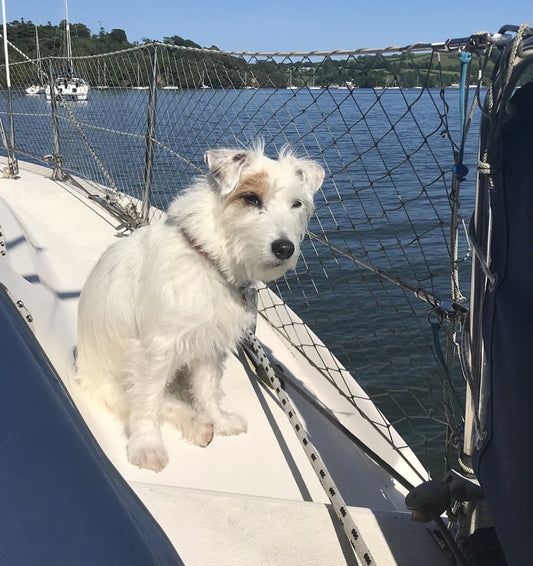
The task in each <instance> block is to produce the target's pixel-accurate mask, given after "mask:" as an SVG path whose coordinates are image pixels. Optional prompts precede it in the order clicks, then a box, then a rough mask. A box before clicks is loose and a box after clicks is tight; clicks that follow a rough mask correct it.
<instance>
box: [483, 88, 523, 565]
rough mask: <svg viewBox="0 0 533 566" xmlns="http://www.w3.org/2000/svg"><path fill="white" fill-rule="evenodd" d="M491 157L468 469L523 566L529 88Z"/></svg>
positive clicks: (514, 104) (509, 554) (509, 552)
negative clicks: (478, 414) (476, 400)
mask: <svg viewBox="0 0 533 566" xmlns="http://www.w3.org/2000/svg"><path fill="white" fill-rule="evenodd" d="M492 152H493V159H489V160H490V163H491V169H493V173H496V177H495V179H496V181H497V182H496V183H495V187H494V189H489V188H488V187H487V186H485V189H484V190H485V191H489V190H490V191H491V195H490V199H491V211H492V215H493V227H492V238H491V251H490V270H491V272H492V273H493V274H495V276H496V283H495V285H494V286H493V288H491V287H489V288H488V290H487V291H486V293H485V296H484V298H483V300H482V305H481V308H482V309H483V310H482V313H483V315H482V320H483V323H482V334H483V342H484V344H485V349H486V358H487V359H486V363H487V368H486V369H487V373H486V375H487V377H488V381H489V383H490V388H491V396H490V399H489V401H488V407H487V409H488V418H487V423H486V431H487V433H488V436H487V440H486V442H485V443H484V444H483V446H482V447H481V449H480V450H479V451H478V452H477V453H475V454H474V468H475V470H476V474H477V476H478V478H479V479H480V483H481V485H482V486H483V489H484V491H485V495H486V498H487V502H488V504H489V507H490V509H491V514H492V516H493V520H494V526H495V528H496V532H497V534H498V538H499V540H500V543H501V545H502V549H503V552H504V554H505V557H506V560H507V562H508V564H509V566H525V565H527V564H533V536H532V534H531V527H532V526H533V261H532V260H533V84H532V83H528V84H527V85H525V86H524V87H522V88H520V89H518V90H517V91H516V92H515V94H514V95H513V97H512V99H511V106H510V112H509V118H508V119H507V120H506V121H505V122H504V123H503V125H502V128H501V130H499V131H497V132H496V137H495V138H494V147H493V149H492ZM498 172H500V173H501V175H498ZM474 331H475V329H474Z"/></svg>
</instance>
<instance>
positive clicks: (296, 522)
mask: <svg viewBox="0 0 533 566" xmlns="http://www.w3.org/2000/svg"><path fill="white" fill-rule="evenodd" d="M20 166H21V173H20V178H19V179H16V180H12V179H0V226H1V227H2V233H3V239H4V242H5V247H6V255H5V256H4V257H2V258H0V282H1V283H2V284H3V285H5V286H6V287H7V289H8V291H9V292H10V294H11V296H12V298H13V299H14V300H19V299H20V300H22V301H23V302H24V305H25V307H26V308H27V309H28V311H29V312H30V313H31V315H32V318H33V323H32V324H33V327H34V330H35V333H36V335H37V337H38V339H39V341H40V342H41V344H42V346H43V348H44V350H45V351H46V353H47V354H48V356H49V357H50V359H51V361H52V363H53V364H54V365H55V367H56V369H57V371H58V372H59V374H60V376H61V377H62V378H63V380H64V382H65V384H66V385H67V388H68V390H69V392H70V394H71V395H72V397H73V399H74V401H75V403H76V405H77V406H78V408H79V410H80V411H81V413H82V415H83V417H84V418H85V420H86V421H87V423H88V425H89V426H90V428H91V430H92V432H93V434H94V435H95V437H96V438H97V440H98V442H99V443H100V445H101V446H102V448H103V450H104V451H105V453H106V454H107V456H108V458H109V459H110V460H111V462H112V463H113V464H114V465H115V467H116V468H117V469H118V470H119V471H120V473H121V474H122V475H123V476H124V477H125V479H126V480H127V481H128V482H129V483H130V485H131V487H132V488H133V489H134V490H135V491H136V493H137V494H138V495H139V497H140V498H141V499H142V500H143V501H144V502H145V504H146V506H147V507H148V509H149V510H150V511H151V512H152V514H153V515H154V517H155V518H156V519H157V520H158V521H159V522H160V524H161V525H162V527H163V528H164V529H165V531H166V532H167V534H168V536H169V537H170V539H171V540H172V542H173V543H174V544H175V546H176V548H177V550H178V552H179V554H180V556H181V557H182V559H183V560H184V562H185V563H186V564H198V565H209V564H215V563H216V564H237V565H238V564H249V565H260V564H302V565H304V564H306V565H311V564H317V565H318V564H320V565H324V564H344V563H354V558H353V553H352V551H351V548H350V546H349V543H348V541H347V539H345V537H344V534H343V533H342V532H341V533H340V534H339V533H337V531H338V529H339V527H338V525H337V523H336V520H334V519H332V512H331V510H330V508H329V504H328V498H327V496H326V494H325V493H324V490H323V488H322V487H321V485H320V483H319V481H318V480H317V478H316V475H315V473H314V471H313V470H312V468H311V466H310V465H309V463H308V460H307V457H306V456H305V454H304V452H303V450H302V448H301V447H300V444H299V441H298V439H297V437H296V435H295V433H294V432H293V430H292V428H291V426H290V424H289V421H288V420H287V418H286V416H285V414H284V413H283V411H282V409H281V408H280V406H279V404H278V402H277V400H276V399H275V395H274V394H273V392H272V391H271V390H270V389H268V388H266V387H265V386H264V385H263V384H261V383H260V382H259V381H258V380H257V378H256V377H255V375H254V373H253V372H252V371H251V370H250V369H249V367H248V365H247V363H246V361H245V360H243V359H237V358H236V357H230V359H229V360H228V364H227V369H226V372H225V375H224V379H223V388H224V390H225V392H226V397H225V399H224V404H225V407H226V408H228V409H229V410H231V411H235V412H238V413H240V414H241V415H242V416H243V417H244V418H245V419H246V421H247V423H248V432H247V434H243V435H239V436H236V437H216V438H215V439H214V441H213V442H212V443H211V444H210V445H209V446H208V447H207V448H199V447H197V446H193V445H191V444H188V443H186V442H184V441H183V440H182V439H181V437H180V434H179V433H178V432H177V431H176V430H175V429H173V428H172V427H170V426H165V427H164V428H163V436H164V441H165V444H166V446H167V449H168V452H169V458H170V462H169V464H168V466H167V467H166V468H165V469H164V470H163V471H162V472H160V473H158V474H156V473H154V472H152V471H148V470H140V469H138V468H136V467H135V466H133V465H131V464H130V463H129V462H128V461H127V459H126V451H125V444H126V440H125V436H124V433H123V430H122V426H121V424H120V423H119V422H118V421H117V420H116V419H115V418H114V416H113V415H112V414H110V413H109V412H108V411H107V410H106V409H104V408H102V407H100V406H99V405H97V404H96V403H95V402H94V401H92V400H91V399H88V398H86V397H85V396H84V395H83V394H82V393H81V392H80V391H78V389H77V387H76V385H75V383H74V382H73V381H72V373H73V371H72V370H73V365H72V364H73V348H74V346H75V344H76V309H77V300H78V296H79V292H80V290H81V288H82V286H83V283H84V281H85V279H86V277H87V275H88V273H89V271H90V269H91V268H92V266H93V265H94V263H95V262H96V260H97V259H98V257H99V255H100V254H101V253H102V251H103V250H104V249H105V248H106V247H107V246H108V245H110V244H111V243H112V242H113V240H114V238H116V237H117V236H116V230H115V228H116V226H117V225H118V224H119V222H118V221H117V220H116V219H114V218H113V217H111V216H110V215H108V214H107V213H106V212H105V211H103V210H102V209H101V208H99V207H98V206H97V205H96V204H95V203H94V202H93V201H91V200H90V199H89V198H87V195H86V194H85V193H84V192H83V191H80V190H78V189H76V188H74V187H72V186H68V185H66V184H64V183H58V182H55V181H52V180H51V179H50V178H49V177H50V174H51V172H50V170H49V169H46V168H42V167H38V166H35V165H27V164H24V163H20ZM261 300H263V301H264V302H269V303H271V304H275V302H276V298H275V297H274V296H272V295H271V294H270V293H269V292H268V291H266V290H265V291H263V292H262V298H261ZM279 316H286V315H283V314H279ZM257 335H258V337H259V338H260V340H261V341H262V343H263V344H264V345H265V348H266V349H267V350H268V351H270V352H272V354H273V356H275V358H276V360H277V361H278V362H279V363H280V364H282V366H283V367H284V368H285V371H286V372H287V374H288V375H292V376H293V377H294V378H295V380H296V381H297V382H298V384H299V385H300V386H301V387H302V388H303V389H304V390H305V391H306V392H307V393H308V394H310V395H311V396H314V395H315V394H316V395H317V396H318V395H319V396H320V399H321V403H324V404H325V405H326V406H327V412H329V413H331V414H333V415H335V416H336V417H338V418H339V420H341V422H342V423H343V424H344V426H346V427H347V428H349V429H350V430H352V432H354V433H355V434H357V435H358V436H359V438H361V439H362V440H363V442H364V443H365V444H367V445H370V446H371V447H372V449H373V450H374V452H375V453H377V454H379V456H380V457H381V458H383V459H384V460H386V461H387V462H388V463H389V464H391V465H393V466H394V467H395V468H396V469H398V470H399V471H400V472H401V473H402V475H404V477H406V478H407V479H408V480H409V481H411V482H412V483H418V482H420V481H421V479H420V477H424V475H425V472H424V470H423V468H422V467H421V465H420V464H419V463H418V461H417V460H416V458H415V457H414V455H413V456H412V457H411V456H409V454H410V453H409V452H408V453H407V454H408V456H409V460H410V462H409V463H406V461H405V459H402V458H400V456H398V454H397V453H396V452H395V451H394V450H392V449H391V448H390V446H389V445H388V444H387V443H386V442H385V441H384V438H383V437H382V436H380V435H379V434H378V433H376V432H375V430H374V429H373V428H372V427H371V426H370V425H369V424H368V421H367V420H365V419H363V418H362V417H361V415H360V414H359V413H358V412H357V411H356V410H355V409H354V408H353V407H352V406H351V405H350V404H349V403H348V402H347V401H345V400H344V399H343V398H342V397H340V396H339V395H338V394H337V392H336V391H335V388H334V387H333V386H331V385H330V384H329V383H328V382H327V381H326V380H324V379H323V378H322V377H321V374H320V372H318V371H317V370H316V369H315V368H314V367H313V366H312V365H311V364H309V363H308V362H307V361H306V359H305V358H304V357H303V356H302V355H301V354H299V353H298V352H297V351H295V350H294V349H290V348H289V347H288V343H287V342H286V341H285V340H284V339H283V338H282V337H281V336H280V335H279V334H278V333H277V332H276V331H275V330H274V329H273V328H272V327H271V326H270V325H269V324H268V322H267V321H265V319H263V318H262V317H259V320H258V329H257ZM328 355H329V354H328ZM242 361H243V362H244V363H241V362H242ZM287 391H288V393H289V395H290V396H291V398H292V399H293V401H294V404H295V405H296V407H297V409H298V412H299V414H300V415H301V417H302V420H303V422H304V425H305V427H306V429H307V430H308V432H309V435H310V438H311V439H312V441H313V443H314V444H315V445H316V446H317V448H318V449H319V451H320V452H321V454H322V457H323V459H324V461H325V463H326V465H327V467H328V469H329V471H330V473H331V475H332V477H333V478H334V480H335V481H336V483H337V485H338V487H339V488H340V491H341V493H342V495H343V497H344V498H345V500H346V502H347V503H348V505H350V506H352V508H351V512H352V513H353V516H354V519H355V521H356V523H357V526H358V527H359V529H360V530H361V532H362V535H363V537H364V539H365V542H366V544H367V545H368V546H369V548H370V550H371V552H372V553H373V556H374V558H375V560H376V563H377V564H378V566H379V565H383V564H397V563H401V564H409V565H412V566H415V565H417V564H420V565H427V564H429V563H432V564H435V566H438V564H441V563H442V564H446V560H445V557H444V555H441V554H440V550H439V549H438V548H437V546H436V544H435V543H434V542H433V540H432V538H431V536H430V535H429V534H428V532H427V530H426V527H425V526H420V525H416V524H415V523H413V522H412V521H411V520H410V516H409V515H408V514H407V513H406V510H405V506H404V501H403V499H404V495H405V489H404V488H403V487H402V486H401V485H399V484H398V483H397V482H396V481H395V480H394V479H392V478H391V476H390V475H389V474H388V473H386V472H385V471H383V470H382V469H381V468H379V467H378V466H377V465H376V464H375V463H374V462H373V461H372V460H371V459H370V458H369V457H368V456H366V455H365V454H364V453H363V452H362V450H360V449H359V448H358V447H357V446H356V445H355V444H354V443H353V442H352V441H350V440H349V438H347V437H346V436H345V435H344V434H342V433H341V432H340V431H339V430H338V429H337V428H336V427H335V426H334V425H332V424H331V423H330V422H329V421H328V420H327V419H326V418H324V416H322V415H321V414H320V413H319V412H318V411H317V410H316V409H315V408H314V407H313V406H312V405H310V404H309V403H308V402H307V401H306V400H304V398H303V397H302V396H301V395H300V394H299V393H298V392H296V391H295V390H294V389H293V388H291V387H290V386H288V387H287ZM365 403H366V404H367V405H368V411H376V410H375V408H374V407H373V406H372V404H371V403H370V401H366V402H365V401H364V400H363V404H365ZM365 410H366V409H365ZM376 414H377V412H376ZM339 541H340V542H339Z"/></svg>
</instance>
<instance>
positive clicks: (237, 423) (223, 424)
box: [215, 413, 248, 436]
mask: <svg viewBox="0 0 533 566" xmlns="http://www.w3.org/2000/svg"><path fill="white" fill-rule="evenodd" d="M247 429H248V427H247V425H246V421H245V420H244V419H243V418H242V417H241V416H239V415H236V414H235V413H221V415H220V416H219V417H218V418H217V419H216V420H215V434H221V435H223V436H233V435H235V434H242V433H243V432H246V431H247Z"/></svg>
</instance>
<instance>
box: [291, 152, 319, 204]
mask: <svg viewBox="0 0 533 566" xmlns="http://www.w3.org/2000/svg"><path fill="white" fill-rule="evenodd" d="M294 165H295V167H296V175H297V176H298V177H299V178H300V179H301V180H302V182H303V184H304V187H305V189H306V190H307V191H308V192H309V194H310V195H311V196H312V195H314V194H315V193H316V192H317V191H318V189H319V188H320V187H321V185H322V183H323V182H324V177H325V172H324V169H323V168H322V167H321V166H320V165H319V164H318V163H315V162H314V161H307V160H305V159H298V160H296V162H295V164H294Z"/></svg>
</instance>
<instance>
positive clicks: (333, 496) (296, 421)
mask: <svg viewBox="0 0 533 566" xmlns="http://www.w3.org/2000/svg"><path fill="white" fill-rule="evenodd" d="M246 340H247V343H248V345H249V346H250V347H251V349H252V351H253V352H254V354H255V355H256V356H257V359H258V361H259V363H260V364H261V368H262V369H263V370H264V372H265V374H266V377H267V379H268V380H269V382H270V384H271V385H272V387H273V389H274V391H275V392H276V395H277V397H278V400H279V402H280V404H281V407H282V408H283V410H284V412H285V414H286V415H287V417H288V418H289V421H290V423H291V425H292V427H293V429H294V431H295V432H296V436H297V437H298V440H299V441H300V444H301V445H302V448H303V450H304V452H305V454H306V456H307V457H308V458H309V462H310V463H311V466H312V467H313V470H314V471H315V473H316V475H317V478H318V481H319V482H320V483H321V485H322V487H323V488H324V491H325V492H326V495H327V496H328V499H329V500H330V502H331V505H332V507H333V510H334V512H335V514H336V515H337V517H338V519H339V521H340V522H341V524H342V527H343V530H344V533H345V534H346V536H347V537H348V540H349V541H350V544H351V545H352V548H353V549H354V551H355V554H356V556H357V558H358V560H359V561H360V563H361V564H362V565H364V566H371V565H375V564H376V562H375V560H374V559H373V558H372V554H371V553H370V550H369V548H368V546H367V545H366V544H365V542H364V541H363V538H362V537H361V533H360V531H359V529H358V527H357V526H356V524H355V521H354V520H353V517H352V516H351V514H350V512H349V510H348V506H347V505H346V502H345V501H344V499H343V497H342V495H341V493H340V491H339V489H338V488H337V486H336V485H335V482H334V481H333V478H332V477H331V475H330V474H329V472H328V470H327V468H326V465H325V464H324V461H323V460H322V457H321V456H320V453H319V452H318V450H317V449H316V447H315V446H314V445H313V443H312V442H311V440H310V439H309V436H308V434H307V432H306V430H305V428H304V426H303V424H302V421H301V420H300V418H299V417H298V414H297V413H296V411H295V410H294V408H293V406H292V403H291V400H290V398H289V396H288V395H287V393H286V392H285V390H284V387H283V384H282V383H281V381H280V380H279V378H278V377H277V376H276V373H275V371H274V368H273V367H272V365H271V363H270V360H269V359H268V356H267V355H266V353H265V351H264V350H263V347H262V346H261V343H260V342H259V339H258V338H257V336H256V335H255V334H254V333H253V332H251V331H249V332H248V333H247V335H246Z"/></svg>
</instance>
